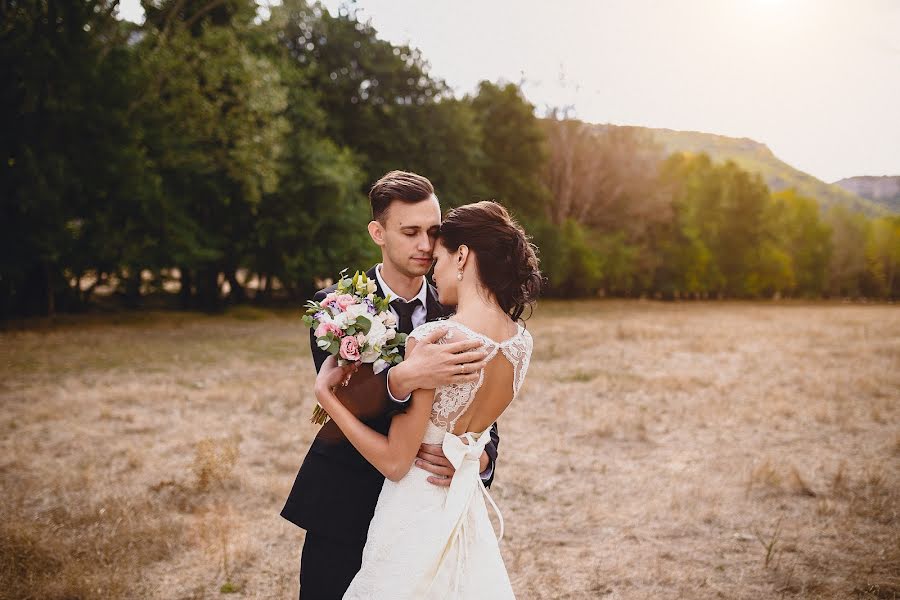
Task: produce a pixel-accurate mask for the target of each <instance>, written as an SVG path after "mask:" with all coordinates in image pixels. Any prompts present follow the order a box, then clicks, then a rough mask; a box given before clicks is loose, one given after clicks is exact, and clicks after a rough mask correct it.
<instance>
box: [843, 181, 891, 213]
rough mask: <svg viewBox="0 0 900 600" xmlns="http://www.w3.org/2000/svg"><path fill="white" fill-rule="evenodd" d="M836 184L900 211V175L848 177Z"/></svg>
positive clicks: (889, 208)
mask: <svg viewBox="0 0 900 600" xmlns="http://www.w3.org/2000/svg"><path fill="white" fill-rule="evenodd" d="M834 185H839V186H841V187H842V188H844V189H845V190H847V191H848V192H852V193H854V194H856V195H857V196H862V197H863V198H866V199H867V200H871V201H872V202H875V203H877V204H880V205H881V206H884V207H885V208H887V209H888V210H889V211H891V212H893V213H900V175H884V176H882V177H870V176H862V177H848V178H846V179H841V180H840V181H835V182H834Z"/></svg>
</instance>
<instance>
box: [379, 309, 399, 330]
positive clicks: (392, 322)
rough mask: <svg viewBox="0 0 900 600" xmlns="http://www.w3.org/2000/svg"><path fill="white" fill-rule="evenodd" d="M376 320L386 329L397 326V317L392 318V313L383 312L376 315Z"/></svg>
mask: <svg viewBox="0 0 900 600" xmlns="http://www.w3.org/2000/svg"><path fill="white" fill-rule="evenodd" d="M378 318H379V319H380V320H381V321H382V322H383V323H384V324H385V325H386V326H387V327H395V326H396V325H397V317H395V316H394V313H392V312H389V311H386V310H383V311H381V312H380V313H378Z"/></svg>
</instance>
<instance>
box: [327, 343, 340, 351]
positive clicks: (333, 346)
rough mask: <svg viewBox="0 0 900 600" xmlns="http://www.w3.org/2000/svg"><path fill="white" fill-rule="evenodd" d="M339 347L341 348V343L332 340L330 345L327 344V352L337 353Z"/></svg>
mask: <svg viewBox="0 0 900 600" xmlns="http://www.w3.org/2000/svg"><path fill="white" fill-rule="evenodd" d="M340 349H341V343H340V342H339V341H337V340H334V341H333V342H331V345H330V346H328V353H329V354H337V353H338V350H340Z"/></svg>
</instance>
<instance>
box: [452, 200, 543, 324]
mask: <svg viewBox="0 0 900 600" xmlns="http://www.w3.org/2000/svg"><path fill="white" fill-rule="evenodd" d="M438 239H439V241H440V243H441V245H443V246H444V248H446V249H447V251H448V252H450V253H451V254H452V253H454V252H456V251H457V250H458V249H459V247H460V246H462V245H466V246H468V247H469V250H471V251H472V252H474V253H475V256H476V257H477V261H476V263H477V270H478V279H479V281H480V282H481V284H482V285H483V286H484V287H485V288H487V289H488V290H489V291H490V292H491V293H492V294H493V295H494V297H495V298H496V299H497V302H498V303H499V304H500V307H501V308H502V309H503V310H504V312H506V313H507V314H508V315H509V316H510V317H512V319H513V320H514V321H517V320H519V317H521V316H522V313H523V312H524V310H525V307H526V306H527V307H530V306H531V305H533V304H534V302H535V301H536V300H537V297H538V295H539V294H540V291H541V285H542V283H543V277H542V276H541V271H540V269H539V268H538V257H537V252H536V250H537V248H536V247H535V245H534V244H532V243H531V242H530V241H529V240H528V236H526V235H525V231H524V230H523V229H522V227H521V226H520V225H519V224H518V223H516V221H515V220H513V218H512V217H510V216H509V213H508V212H506V209H505V208H503V207H502V206H501V205H499V204H497V203H496V202H493V201H491V200H483V201H481V202H475V203H474V204H466V205H464V206H460V207H458V208H454V209H453V210H451V211H450V212H448V213H447V215H446V216H445V217H444V220H443V222H442V223H441V229H440V233H439V234H438Z"/></svg>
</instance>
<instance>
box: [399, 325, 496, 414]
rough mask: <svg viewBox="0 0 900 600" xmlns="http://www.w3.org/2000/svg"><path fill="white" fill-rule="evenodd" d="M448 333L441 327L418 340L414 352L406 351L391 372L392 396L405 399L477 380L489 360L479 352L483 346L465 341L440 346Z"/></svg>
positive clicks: (445, 328) (481, 351) (474, 341)
mask: <svg viewBox="0 0 900 600" xmlns="http://www.w3.org/2000/svg"><path fill="white" fill-rule="evenodd" d="M447 330H448V328H447V327H439V328H437V329H435V330H434V331H432V332H431V333H429V334H428V335H426V336H424V337H423V338H421V339H419V340H417V342H418V343H416V344H415V346H414V347H413V348H412V350H410V348H409V347H407V355H406V357H405V358H404V360H403V362H401V363H400V364H399V365H397V366H396V367H393V368H392V369H391V380H390V385H391V394H392V395H393V396H394V397H395V398H402V397H405V396H407V395H408V394H409V393H411V392H412V391H413V390H419V389H421V390H433V389H435V388H437V387H438V386H441V385H449V384H451V383H466V382H469V381H477V380H478V371H479V370H480V369H481V368H483V367H484V362H483V361H484V359H485V358H487V353H486V352H484V351H483V350H479V349H478V348H479V347H480V346H481V342H480V341H479V340H474V339H465V340H461V341H459V342H450V343H446V344H438V343H437V341H438V340H439V339H441V338H442V337H444V335H445V334H446V333H447Z"/></svg>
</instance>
